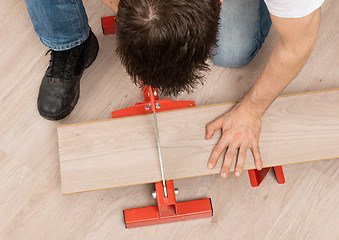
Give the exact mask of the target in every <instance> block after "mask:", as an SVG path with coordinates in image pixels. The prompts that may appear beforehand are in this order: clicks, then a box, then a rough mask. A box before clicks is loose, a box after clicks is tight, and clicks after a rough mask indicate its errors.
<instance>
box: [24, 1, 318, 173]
mask: <svg viewBox="0 0 339 240" xmlns="http://www.w3.org/2000/svg"><path fill="white" fill-rule="evenodd" d="M55 2H58V1H52V0H50V1H42V0H26V3H27V6H28V10H29V13H30V16H31V19H32V22H33V25H34V27H35V30H36V32H37V33H38V35H39V37H40V39H41V41H42V43H43V44H45V45H46V46H47V47H49V48H51V49H52V50H51V63H50V66H49V67H48V69H47V71H46V74H45V77H44V78H43V81H42V84H41V87H40V92H39V97H38V109H39V112H40V114H41V115H42V116H43V117H45V118H47V119H51V120H58V119H61V118H63V117H65V116H67V115H68V114H69V113H70V112H71V111H72V109H73V108H74V106H75V104H76V102H77V99H78V96H79V81H80V77H81V74H82V72H83V70H84V68H86V67H88V66H89V65H90V64H91V63H92V62H93V61H94V59H95V56H96V53H97V51H98V47H97V46H98V45H97V40H96V38H95V36H94V34H93V33H91V31H90V29H89V27H88V24H87V17H86V14H85V10H84V8H83V6H82V3H81V1H80V0H76V1H68V2H67V3H65V1H60V3H59V4H57V3H55ZM105 2H107V3H109V5H110V6H111V7H112V8H113V9H118V17H117V38H118V46H117V53H118V55H119V57H120V59H121V61H122V63H123V65H124V66H125V67H126V70H127V72H128V73H129V75H130V76H131V77H132V79H133V80H134V82H135V83H136V84H140V82H141V80H142V81H143V82H144V83H145V84H147V85H151V86H153V87H158V88H159V89H160V90H161V91H162V92H164V93H168V94H174V95H175V94H178V93H180V92H181V91H188V92H189V91H191V90H192V89H193V88H194V87H195V86H196V84H198V83H199V82H201V81H202V79H203V74H202V71H203V70H206V69H208V66H207V65H206V64H205V61H206V59H207V58H208V57H212V60H213V62H214V63H216V64H217V65H220V66H224V67H241V66H245V65H246V64H247V63H248V62H250V61H251V60H252V59H253V57H254V56H255V55H256V53H257V52H258V50H259V49H260V47H261V45H262V43H263V42H264V40H265V38H266V36H267V34H268V32H269V29H270V26H271V22H272V23H273V25H274V27H275V29H276V30H277V32H278V33H279V35H280V38H279V40H278V42H277V44H276V46H275V48H274V50H273V52H272V54H271V56H270V58H269V59H268V62H267V64H266V66H265V68H264V70H263V71H262V73H261V74H260V76H259V77H258V79H257V80H256V82H255V83H254V85H253V86H252V88H251V89H250V90H249V91H248V93H247V94H246V95H245V96H244V97H243V99H242V100H241V101H240V102H239V103H238V104H236V105H235V106H234V107H233V109H232V110H230V111H229V112H227V113H225V114H224V115H222V116H220V117H219V118H217V119H216V120H215V121H213V122H212V123H210V124H208V125H207V127H206V139H210V138H211V137H212V136H213V134H214V132H215V131H217V130H222V137H221V138H220V140H219V142H218V144H217V145H216V146H215V148H214V150H213V152H212V154H211V157H210V159H209V161H208V167H209V168H214V167H215V165H216V163H217V161H218V159H219V157H220V156H221V154H222V153H223V152H226V153H225V157H224V163H223V166H222V169H221V176H222V177H226V176H227V174H228V172H229V170H230V166H231V163H232V161H233V159H234V157H235V155H236V154H237V159H238V160H237V164H236V168H235V176H240V175H241V173H242V170H243V166H244V161H245V158H246V151H247V149H248V148H250V149H251V150H252V154H253V156H254V159H255V164H256V168H257V169H258V170H260V169H261V168H262V160H261V156H260V151H259V145H258V142H259V136H260V130H261V117H262V116H263V114H264V113H265V111H266V110H267V108H268V107H269V106H270V105H271V104H272V102H273V101H274V100H275V99H276V98H277V96H278V95H279V94H280V93H281V91H282V90H283V89H284V88H285V87H286V86H287V85H288V84H289V83H290V82H291V81H292V80H293V79H294V78H295V76H296V75H297V74H298V73H299V71H300V70H301V69H302V67H303V66H304V64H305V63H306V61H307V59H308V57H309V56H310V54H311V52H312V49H313V46H314V44H315V41H316V38H317V32H318V29H319V23H320V6H321V5H322V3H323V0H299V1H293V0H284V1H280V0H265V2H266V4H267V7H268V9H269V11H268V10H267V7H266V4H265V2H264V1H263V0H224V1H223V3H222V2H219V0H196V1H192V0H167V1H166V0H120V3H119V7H118V8H117V3H118V1H113V2H112V1H109V0H108V1H106V0H105ZM221 4H222V6H221V10H220V5H221ZM42 8H43V9H44V10H42ZM51 9H52V10H51ZM219 12H220V25H219V34H218V44H217V45H218V47H217V48H216V39H217V32H218V20H219ZM62 16H63V17H62ZM88 36H89V37H88ZM79 44H80V45H79ZM60 50H63V51H60ZM237 152H238V153H237Z"/></svg>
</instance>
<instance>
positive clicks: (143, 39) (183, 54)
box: [116, 0, 221, 95]
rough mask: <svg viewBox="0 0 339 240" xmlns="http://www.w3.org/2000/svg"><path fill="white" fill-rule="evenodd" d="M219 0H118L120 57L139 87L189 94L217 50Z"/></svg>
mask: <svg viewBox="0 0 339 240" xmlns="http://www.w3.org/2000/svg"><path fill="white" fill-rule="evenodd" d="M220 7H221V6H220V0H120V3H119V7H118V15H117V40H118V46H117V50H116V52H117V54H118V56H119V57H120V59H121V62H122V64H123V65H124V66H125V67H126V70H127V73H128V74H129V75H130V76H131V78H132V79H133V81H134V82H135V84H137V85H139V86H140V85H141V84H142V82H143V83H144V84H145V85H147V86H149V85H150V86H152V87H156V88H158V89H159V90H160V91H161V92H163V93H164V94H166V95H167V94H170V95H177V94H179V93H180V92H182V91H187V92H191V91H192V89H193V88H194V87H195V86H196V85H197V84H198V83H202V82H203V80H204V74H203V73H202V71H206V70H209V68H208V65H207V64H206V63H205V61H206V60H207V58H208V57H210V56H211V55H212V54H213V53H214V50H215V48H216V42H217V33H218V25H219V12H220Z"/></svg>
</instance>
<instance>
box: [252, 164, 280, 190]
mask: <svg viewBox="0 0 339 240" xmlns="http://www.w3.org/2000/svg"><path fill="white" fill-rule="evenodd" d="M271 168H274V172H275V176H276V178H277V181H278V183H279V184H283V183H285V176H284V172H283V169H282V166H275V167H268V168H263V169H261V170H260V171H259V170H257V169H252V170H248V176H249V178H250V182H251V186H252V187H258V186H259V185H260V183H261V182H262V181H263V180H264V178H265V177H266V175H267V173H268V172H269V171H270V170H271Z"/></svg>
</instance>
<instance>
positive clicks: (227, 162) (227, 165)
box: [220, 145, 237, 178]
mask: <svg viewBox="0 0 339 240" xmlns="http://www.w3.org/2000/svg"><path fill="white" fill-rule="evenodd" d="M236 151H237V147H235V145H230V146H229V147H228V149H227V151H226V154H225V158H224V164H223V166H222V168H221V172H220V175H221V177H223V178H226V177H227V176H228V173H229V171H230V169H231V164H232V161H233V159H234V155H235V152H236Z"/></svg>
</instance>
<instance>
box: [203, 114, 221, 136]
mask: <svg viewBox="0 0 339 240" xmlns="http://www.w3.org/2000/svg"><path fill="white" fill-rule="evenodd" d="M221 123H222V121H221V119H220V118H217V119H216V120H214V121H213V122H211V123H210V124H208V125H207V126H206V135H205V139H206V140H208V139H210V138H211V137H213V135H214V132H215V131H216V130H219V129H221V127H222V126H221Z"/></svg>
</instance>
